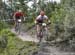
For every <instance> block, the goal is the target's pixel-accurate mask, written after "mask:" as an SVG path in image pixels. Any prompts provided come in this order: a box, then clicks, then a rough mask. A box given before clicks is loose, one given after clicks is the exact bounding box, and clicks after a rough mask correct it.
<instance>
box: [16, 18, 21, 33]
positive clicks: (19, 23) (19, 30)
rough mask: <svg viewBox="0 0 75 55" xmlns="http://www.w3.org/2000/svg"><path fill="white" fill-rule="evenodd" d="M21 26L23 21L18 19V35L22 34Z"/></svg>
mask: <svg viewBox="0 0 75 55" xmlns="http://www.w3.org/2000/svg"><path fill="white" fill-rule="evenodd" d="M21 24H22V20H21V19H18V20H17V21H16V26H15V31H16V32H18V34H20V32H21Z"/></svg>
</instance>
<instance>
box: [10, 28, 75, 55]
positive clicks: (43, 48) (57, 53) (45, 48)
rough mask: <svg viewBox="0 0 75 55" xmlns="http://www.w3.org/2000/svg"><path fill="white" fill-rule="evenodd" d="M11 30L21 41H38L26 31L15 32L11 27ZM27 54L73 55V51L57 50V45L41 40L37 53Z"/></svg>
mask: <svg viewBox="0 0 75 55" xmlns="http://www.w3.org/2000/svg"><path fill="white" fill-rule="evenodd" d="M11 32H13V33H15V34H16V35H17V37H19V38H20V39H22V40H23V41H33V42H38V40H37V38H36V37H32V36H30V35H28V34H27V33H21V34H17V33H16V32H15V31H14V29H11ZM29 55H75V53H72V52H64V51H61V50H59V48H58V47H55V46H50V45H48V44H46V43H45V42H42V43H41V45H40V48H39V51H38V53H31V54H29Z"/></svg>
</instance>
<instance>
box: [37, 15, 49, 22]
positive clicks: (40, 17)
mask: <svg viewBox="0 0 75 55" xmlns="http://www.w3.org/2000/svg"><path fill="white" fill-rule="evenodd" d="M45 19H48V17H47V16H46V15H44V16H41V15H39V16H38V17H37V18H36V21H37V22H38V23H43V20H45Z"/></svg>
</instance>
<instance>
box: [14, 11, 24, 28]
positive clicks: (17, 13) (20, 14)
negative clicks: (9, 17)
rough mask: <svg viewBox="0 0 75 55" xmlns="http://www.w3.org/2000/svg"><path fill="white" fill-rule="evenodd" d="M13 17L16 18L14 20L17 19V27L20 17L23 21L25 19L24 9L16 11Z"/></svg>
mask: <svg viewBox="0 0 75 55" xmlns="http://www.w3.org/2000/svg"><path fill="white" fill-rule="evenodd" d="M13 18H14V20H15V27H16V25H17V22H18V19H21V21H23V18H24V14H23V12H22V10H17V11H16V12H15V13H14V15H13Z"/></svg>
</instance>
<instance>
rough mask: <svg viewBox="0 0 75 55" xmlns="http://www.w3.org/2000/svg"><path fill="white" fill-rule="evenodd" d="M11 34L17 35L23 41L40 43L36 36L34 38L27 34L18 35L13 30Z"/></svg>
mask: <svg viewBox="0 0 75 55" xmlns="http://www.w3.org/2000/svg"><path fill="white" fill-rule="evenodd" d="M11 32H13V33H15V34H16V35H17V37H19V38H20V39H22V40H23V41H33V42H38V39H37V38H36V36H34V37H32V36H30V35H28V34H27V33H24V32H21V33H20V34H17V33H16V32H15V30H14V29H11Z"/></svg>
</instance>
